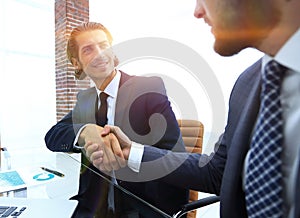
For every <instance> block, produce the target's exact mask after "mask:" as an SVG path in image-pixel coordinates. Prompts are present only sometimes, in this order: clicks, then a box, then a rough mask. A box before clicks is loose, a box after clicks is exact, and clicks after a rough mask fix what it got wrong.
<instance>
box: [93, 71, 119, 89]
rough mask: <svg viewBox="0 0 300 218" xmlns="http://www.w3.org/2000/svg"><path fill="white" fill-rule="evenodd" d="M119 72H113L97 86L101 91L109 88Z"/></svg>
mask: <svg viewBox="0 0 300 218" xmlns="http://www.w3.org/2000/svg"><path fill="white" fill-rule="evenodd" d="M116 73H117V71H116V70H113V72H112V73H111V74H110V75H109V76H108V77H106V78H105V79H104V81H103V82H102V83H101V85H100V86H97V87H98V89H99V90H101V91H104V89H105V88H106V87H107V86H108V84H109V83H110V82H111V81H112V80H113V78H114V77H115V75H116Z"/></svg>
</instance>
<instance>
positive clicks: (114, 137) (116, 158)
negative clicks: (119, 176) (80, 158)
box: [80, 124, 132, 172]
mask: <svg viewBox="0 0 300 218" xmlns="http://www.w3.org/2000/svg"><path fill="white" fill-rule="evenodd" d="M80 138H81V141H82V144H83V143H84V149H85V152H86V156H87V157H88V158H89V160H90V161H91V163H92V164H93V165H94V166H95V167H96V168H98V169H99V170H101V171H107V172H109V171H112V170H118V169H120V168H123V167H125V166H126V164H127V160H128V157H129V153H130V149H131V144H132V141H131V140H130V139H129V138H128V137H127V136H126V135H125V134H124V133H123V131H122V130H121V129H120V128H119V127H117V126H109V125H106V126H104V128H103V127H100V126H95V125H93V124H88V125H87V126H86V127H85V128H84V130H83V131H82V133H81V134H80Z"/></svg>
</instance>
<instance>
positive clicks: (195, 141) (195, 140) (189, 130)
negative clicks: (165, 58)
mask: <svg viewBox="0 0 300 218" xmlns="http://www.w3.org/2000/svg"><path fill="white" fill-rule="evenodd" d="M177 122H178V126H179V128H180V131H181V134H182V139H183V142H184V144H185V148H186V150H187V152H193V153H201V152H202V143H203V134H204V125H203V124H202V123H201V122H200V121H198V120H185V119H178V120H177ZM197 200H198V191H194V190H190V197H189V202H193V201H197ZM196 213H197V211H196V210H194V211H191V212H188V213H187V218H196Z"/></svg>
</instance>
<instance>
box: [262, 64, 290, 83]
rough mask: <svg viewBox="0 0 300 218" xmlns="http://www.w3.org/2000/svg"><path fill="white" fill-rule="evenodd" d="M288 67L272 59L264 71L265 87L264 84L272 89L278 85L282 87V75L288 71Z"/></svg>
mask: <svg viewBox="0 0 300 218" xmlns="http://www.w3.org/2000/svg"><path fill="white" fill-rule="evenodd" d="M286 69H287V68H286V67H284V66H282V65H281V64H279V63H278V62H276V61H274V60H272V61H270V62H269V63H268V64H267V65H266V67H265V70H264V72H263V75H262V80H263V88H264V86H265V87H266V88H267V89H272V88H274V87H275V88H276V87H280V85H281V81H282V77H283V75H284V73H285V71H286Z"/></svg>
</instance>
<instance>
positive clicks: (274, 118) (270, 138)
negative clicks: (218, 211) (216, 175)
mask: <svg viewBox="0 0 300 218" xmlns="http://www.w3.org/2000/svg"><path fill="white" fill-rule="evenodd" d="M285 70H286V68H284V67H283V66H281V65H279V64H278V63H277V62H275V61H270V62H269V63H268V64H267V65H266V68H265V71H264V73H263V75H262V92H261V107H260V113H259V117H258V121H257V124H256V127H255V131H254V134H253V138H252V141H251V147H250V151H249V152H250V154H249V163H248V167H247V172H246V186H245V192H246V205H247V212H248V217H249V218H256V217H259V218H262V217H267V218H270V217H276V218H279V217H282V216H283V200H282V173H281V153H282V142H283V120H282V108H281V103H280V88H281V82H282V76H283V73H284V72H285Z"/></svg>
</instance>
